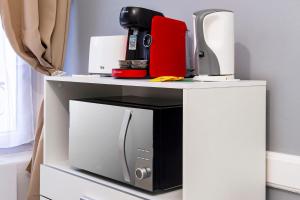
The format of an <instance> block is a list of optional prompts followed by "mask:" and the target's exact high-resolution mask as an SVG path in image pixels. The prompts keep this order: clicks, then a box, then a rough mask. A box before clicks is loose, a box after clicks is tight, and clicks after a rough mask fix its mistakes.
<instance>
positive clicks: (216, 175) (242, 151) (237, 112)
mask: <svg viewBox="0 0 300 200" xmlns="http://www.w3.org/2000/svg"><path fill="white" fill-rule="evenodd" d="M120 95H139V96H150V97H162V98H171V99H173V98H174V99H177V100H181V101H182V103H183V189H182V190H178V191H174V192H170V193H166V194H163V195H157V196H155V197H153V196H152V195H149V194H147V193H143V192H140V191H137V190H134V189H131V188H127V187H124V186H122V185H118V184H115V183H111V182H109V181H106V180H103V179H101V178H98V177H95V176H92V175H89V174H85V173H82V172H79V171H76V170H74V169H72V168H71V167H70V166H69V165H68V163H67V160H68V159H69V156H68V147H69V146H68V145H69V143H68V141H69V124H68V123H69V100H70V99H77V98H89V97H101V96H120ZM265 112H266V81H228V82H227V81H226V82H193V81H192V80H189V79H188V80H186V81H179V82H164V83H154V82H149V79H140V80H128V79H126V80H125V79H114V78H110V77H70V76H64V77H47V78H46V81H45V127H44V164H45V166H49V167H51V169H54V170H55V169H56V170H58V171H60V172H64V173H66V174H70V176H71V177H72V176H76V177H80V178H82V179H84V180H89V181H91V182H93V183H99V184H102V185H107V186H108V187H110V188H116V191H117V190H122V191H125V192H127V193H129V194H131V193H134V194H137V195H136V196H141V197H145V198H144V199H151V200H199V199H201V200H202V199H205V200H214V199H218V200H239V199H243V200H253V199H255V200H263V199H265V173H266V171H265V159H266V158H265V150H266V142H265V124H266V123H265V122H266V121H265V116H266V113H265ZM80 178H79V179H80ZM89 181H83V182H85V183H84V184H88V182H89ZM44 182H47V180H46V179H45V180H44ZM50 182H51V181H50ZM78 184H79V183H78ZM49 188H50V189H51V186H49V187H45V186H44V187H43V189H49ZM97 191H99V190H97ZM216 191H217V192H216ZM54 193H57V192H56V190H55V191H54ZM147 195H148V196H147ZM150 197H151V198H150ZM66 199H68V198H65V199H63V200H66ZM69 199H71V200H72V199H74V198H69ZM69 199H68V200H69ZM107 199H113V198H107ZM142 199H143V198H142ZM55 200H56V199H55ZM58 200H61V199H58Z"/></svg>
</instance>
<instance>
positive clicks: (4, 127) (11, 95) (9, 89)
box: [0, 21, 17, 135]
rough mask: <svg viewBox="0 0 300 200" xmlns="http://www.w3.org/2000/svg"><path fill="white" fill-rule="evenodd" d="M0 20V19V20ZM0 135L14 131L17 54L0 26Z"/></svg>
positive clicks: (15, 121)
mask: <svg viewBox="0 0 300 200" xmlns="http://www.w3.org/2000/svg"><path fill="white" fill-rule="evenodd" d="M0 22H1V21H0ZM0 41H1V42H0V135H1V134H6V133H7V132H11V131H16V123H17V116H16V102H17V99H16V97H17V86H16V83H17V80H16V75H17V74H16V67H17V56H16V53H15V52H14V50H13V49H12V48H11V46H10V44H9V41H8V40H7V38H6V36H5V33H4V31H3V29H2V28H0Z"/></svg>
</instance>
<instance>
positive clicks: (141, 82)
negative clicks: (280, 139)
mask: <svg viewBox="0 0 300 200" xmlns="http://www.w3.org/2000/svg"><path fill="white" fill-rule="evenodd" d="M45 79H46V81H57V82H71V83H72V82H73V83H91V84H102V85H119V86H136V87H153V88H169V89H201V88H222V87H249V86H266V81H260V80H241V81H222V82H199V81H193V80H192V79H185V80H183V81H176V82H150V79H115V78H112V77H90V76H76V77H75V76H50V77H46V78H45Z"/></svg>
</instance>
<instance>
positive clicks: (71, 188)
mask: <svg viewBox="0 0 300 200" xmlns="http://www.w3.org/2000/svg"><path fill="white" fill-rule="evenodd" d="M41 195H42V196H45V197H47V198H49V199H51V200H119V199H122V200H142V199H141V198H138V197H135V196H133V195H130V194H127V193H125V192H122V191H118V190H115V189H113V188H110V187H107V186H104V185H101V184H98V183H94V182H92V181H89V180H86V179H82V178H79V177H77V176H74V175H71V174H68V173H65V172H62V171H59V170H56V169H53V168H50V167H46V166H41ZM41 200H45V198H44V199H43V198H41ZM46 200H47V199H46Z"/></svg>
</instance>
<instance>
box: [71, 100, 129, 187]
mask: <svg viewBox="0 0 300 200" xmlns="http://www.w3.org/2000/svg"><path fill="white" fill-rule="evenodd" d="M123 118H124V109H122V108H120V107H117V106H110V105H103V104H97V103H90V102H81V101H71V102H70V136H69V137H70V139H69V160H70V164H71V166H73V167H75V168H78V169H83V170H86V171H89V172H92V173H95V174H98V175H101V176H104V177H107V178H111V179H114V180H117V181H122V182H125V180H124V175H123V169H122V162H121V155H120V152H119V137H120V129H121V125H122V123H123Z"/></svg>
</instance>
